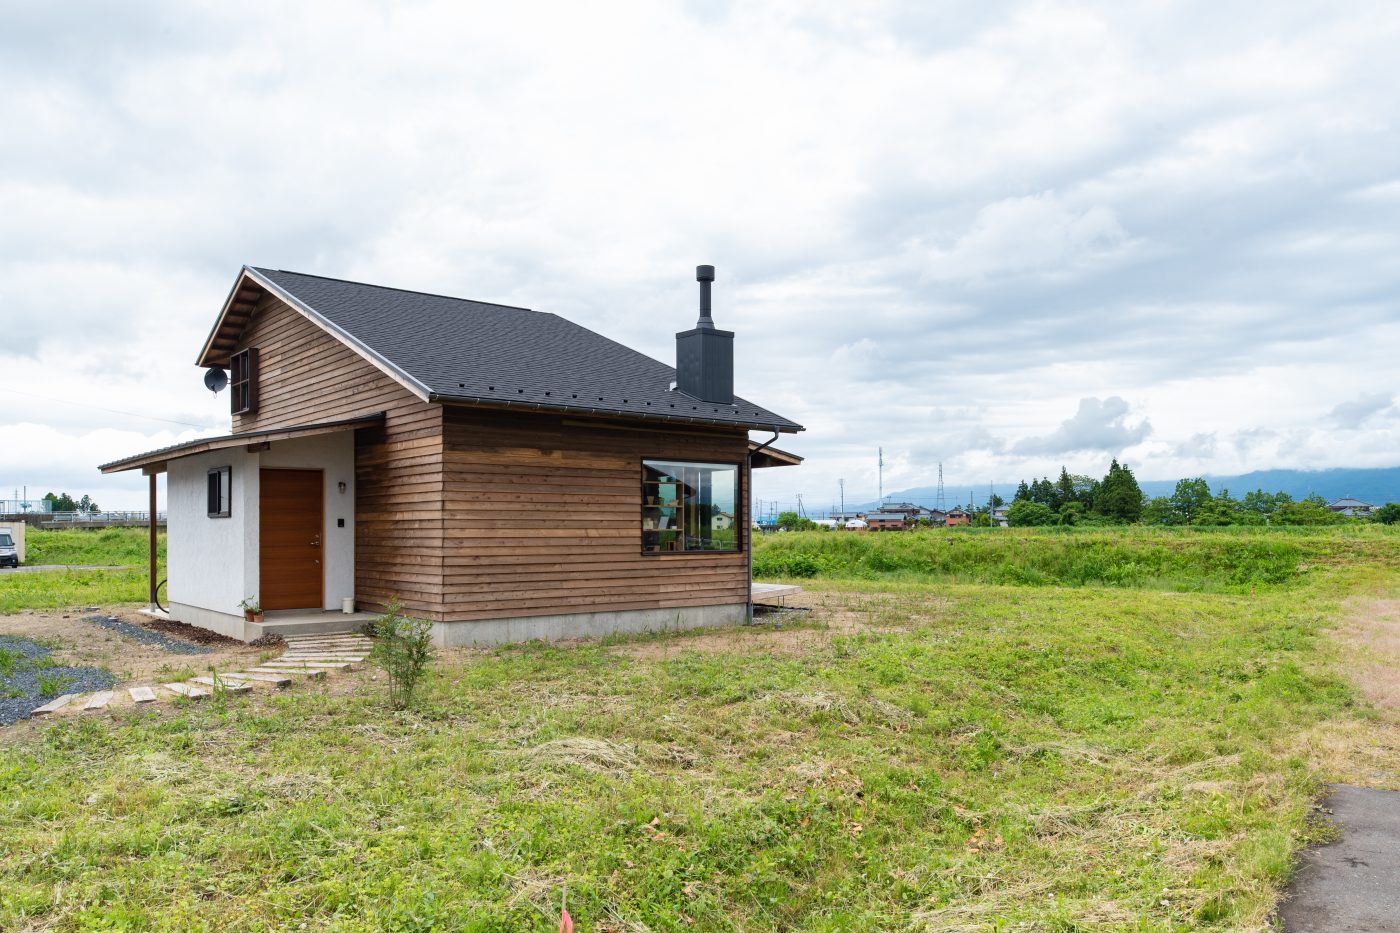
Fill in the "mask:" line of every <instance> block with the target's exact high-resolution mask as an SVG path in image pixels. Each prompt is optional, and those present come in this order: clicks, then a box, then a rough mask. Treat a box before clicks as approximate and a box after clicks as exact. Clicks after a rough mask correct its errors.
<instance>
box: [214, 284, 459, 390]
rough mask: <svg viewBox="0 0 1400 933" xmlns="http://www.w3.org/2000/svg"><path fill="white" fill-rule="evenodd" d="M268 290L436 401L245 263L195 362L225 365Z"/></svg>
mask: <svg viewBox="0 0 1400 933" xmlns="http://www.w3.org/2000/svg"><path fill="white" fill-rule="evenodd" d="M268 294H270V295H273V296H275V297H276V298H278V299H279V300H281V301H282V302H283V303H285V304H286V305H287V306H288V307H290V308H291V309H292V310H293V311H296V312H297V313H298V314H300V315H301V316H302V317H305V318H306V319H307V320H309V321H311V323H313V324H315V325H316V326H317V327H319V328H321V329H322V330H324V331H326V332H327V333H328V334H330V335H331V336H333V337H335V338H336V339H337V340H339V341H340V342H341V343H343V344H345V345H346V346H347V347H349V348H350V349H351V350H353V351H354V352H356V353H358V354H359V355H360V356H362V357H364V358H365V360H367V361H368V362H369V363H370V365H372V366H374V367H376V368H377V369H379V370H380V371H381V372H383V373H384V374H385V375H386V376H388V377H389V378H390V379H393V380H394V381H395V382H397V383H399V384H400V385H402V386H403V387H404V388H406V389H408V391H410V392H412V393H413V394H414V395H416V396H418V397H419V398H421V399H422V400H423V401H425V402H428V401H436V399H431V398H429V392H428V387H427V386H425V385H423V384H422V383H421V382H419V381H418V380H417V379H415V378H413V377H412V376H411V375H409V374H408V373H406V372H404V371H403V370H402V369H400V368H399V367H397V366H395V365H394V364H393V363H390V362H389V361H388V360H387V359H385V358H384V357H383V356H381V355H380V354H379V353H377V352H376V351H374V350H372V349H371V348H370V347H368V346H366V345H365V343H364V342H363V341H361V340H357V339H356V338H355V337H353V336H351V335H350V334H348V333H346V332H345V330H344V329H343V328H341V327H338V326H337V325H336V324H335V323H334V322H332V321H330V320H328V319H327V318H326V317H325V316H324V315H323V314H321V313H320V312H318V311H317V310H315V309H314V308H312V307H310V306H309V305H307V304H306V302H304V301H302V300H301V299H299V298H297V297H296V296H295V295H293V294H291V293H290V292H288V291H287V290H286V289H284V288H282V287H281V286H280V285H278V284H277V283H276V282H274V281H272V280H271V279H269V278H267V277H266V276H263V275H259V274H258V270H256V269H254V268H252V267H251V266H244V267H243V269H242V271H240V272H239V273H238V279H237V281H235V282H234V283H233V289H232V290H231V291H230V292H229V293H228V298H226V299H225V300H224V306H223V308H221V309H220V311H219V317H218V319H217V320H216V321H215V322H214V329H213V330H211V331H210V332H209V337H208V338H207V339H206V340H205V341H204V349H202V350H200V351H199V358H198V359H196V360H195V365H196V366H206V367H208V366H228V365H229V358H230V355H231V354H232V353H233V349H234V347H236V346H238V340H239V338H240V337H241V336H242V334H243V329H244V328H245V327H247V326H248V323H249V322H250V321H251V320H252V319H253V313H254V312H255V311H256V310H257V307H258V302H259V301H261V300H262V298H263V296H264V295H268Z"/></svg>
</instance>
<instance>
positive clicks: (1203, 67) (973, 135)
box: [0, 0, 1400, 508]
mask: <svg viewBox="0 0 1400 933" xmlns="http://www.w3.org/2000/svg"><path fill="white" fill-rule="evenodd" d="M1245 8H1251V11H1250V12H1240V10H1242V9H1245ZM1232 9H1233V10H1234V12H1231V10H1232ZM969 10H971V11H973V12H968V11H969ZM0 11H3V22H0V121H3V125H4V126H5V127H6V128H7V129H6V131H5V132H4V133H3V135H0V218H2V219H3V221H2V222H0V238H3V243H2V244H0V400H3V402H2V403H0V496H4V497H9V496H10V495H12V490H13V489H14V488H16V487H20V486H23V485H28V487H29V493H30V495H31V496H34V495H36V494H39V495H41V494H42V493H43V492H45V491H48V490H49V489H54V490H67V491H70V492H72V493H73V494H75V495H77V494H81V493H84V492H87V493H90V494H92V495H94V497H95V498H97V499H98V501H99V502H101V503H102V504H103V505H104V506H106V507H108V508H114V507H116V508H119V507H132V508H139V507H141V506H142V504H143V503H144V484H143V480H142V478H141V477H139V476H132V475H129V474H128V475H123V476H117V477H100V476H99V475H98V473H97V472H96V469H95V466H96V464H97V463H99V462H102V461H105V460H108V459H112V458H115V457H118V456H122V455H126V454H132V453H136V452H140V451H144V450H147V449H150V448H154V447H158V446H162V445H165V444H170V443H174V442H176V441H180V440H185V439H188V438H192V437H195V436H199V435H201V434H214V433H223V432H225V431H226V430H227V429H228V414H227V409H228V397H227V394H222V395H220V396H218V397H217V398H215V397H213V396H211V395H210V394H209V393H208V392H207V391H206V390H205V389H204V388H203V386H202V384H201V375H202V373H201V371H200V370H198V369H197V368H196V367H195V366H194V365H193V363H194V359H195V355H196V353H197V352H198V350H199V348H200V345H201V343H202V341H203V339H204V337H205V336H206V334H207V332H208V330H209V328H210V326H211V324H212V322H213V319H214V316H215V315H216V314H217V312H218V310H219V306H220V304H221V302H222V301H223V299H224V297H225V295H226V294H227V292H228V289H229V288H230V286H231V285H232V284H233V281H234V278H235V276H236V274H237V272H238V269H239V267H240V266H241V265H242V264H243V263H249V264H254V265H266V266H272V267H276V268H283V269H291V270H297V271H304V272H312V273H318V274H322V275H329V276H337V277H344V278H350V279H357V280H362V281H370V282H375V283H380V284H386V285H394V286H399V287H404V288H411V289H419V290H425V291H435V292H442V293H446V294H452V295H460V296H464V297H471V298H478V299H482V300H489V301H497V302H505V303H511V304H520V305H525V306H527V307H532V308H536V309H539V310H545V311H552V312H556V313H558V314H561V315H564V316H565V317H569V318H571V319H573V320H575V321H578V322H579V323H582V324H584V325H586V326H589V327H592V328H594V329H595V330H598V331H600V332H602V333H604V334H606V335H608V336H609V337H612V338H614V339H617V340H620V341H622V342H624V343H628V344H631V345H633V346H636V347H637V348H639V349H642V350H644V351H646V352H648V353H650V354H652V355H653V356H656V357H657V358H659V359H663V360H667V361H671V360H672V358H673V353H674V350H673V347H674V344H673V336H672V335H673V334H674V332H675V331H677V330H680V329H683V328H685V327H688V326H690V325H691V323H692V322H693V320H694V316H695V310H694V309H695V282H694V266H695V265H696V264H697V263H703V262H708V263H713V264H715V265H716V266H717V268H718V281H717V282H716V285H715V317H716V321H717V322H718V324H719V325H720V326H721V327H726V328H731V329H733V330H735V331H737V334H738V336H737V340H736V344H737V346H736V354H737V359H736V366H737V369H738V375H737V377H736V378H737V383H738V390H739V391H740V392H741V394H743V395H745V396H747V397H749V398H750V399H752V400H753V401H756V402H759V403H761V404H763V405H765V406H767V407H769V408H772V409H774V410H776V411H778V412H781V413H782V414H784V415H787V416H788V417H791V418H793V419H794V420H796V421H799V422H801V423H803V424H805V425H806V426H807V431H806V432H805V433H803V434H800V435H798V436H797V437H796V438H791V437H789V438H785V439H784V441H783V442H782V446H784V447H786V448H788V449H790V450H792V451H794V452H796V453H799V454H801V455H803V456H805V457H807V458H808V459H807V463H806V465H804V466H803V467H801V468H796V469H780V470H770V471H765V473H764V474H763V475H762V476H761V478H760V481H759V484H758V486H757V495H758V496H759V497H763V498H765V499H773V498H778V499H782V500H787V501H791V500H792V498H793V496H794V494H795V493H797V492H802V493H804V494H805V499H806V502H807V504H808V505H809V507H810V506H814V505H815V506H820V507H825V506H826V505H828V504H829V503H830V502H832V501H833V500H834V499H835V498H836V489H837V479H838V478H845V480H846V490H847V496H846V498H847V501H848V502H850V501H857V500H861V499H865V498H873V496H874V493H875V490H876V449H877V447H879V446H882V445H883V447H884V450H885V460H886V469H885V487H886V489H899V488H903V487H908V486H913V485H920V484H928V483H932V482H933V480H934V477H935V475H936V471H937V464H938V463H939V462H940V461H941V462H942V463H943V467H944V472H945V474H946V476H947V478H948V483H949V485H950V487H954V488H957V487H963V488H966V487H968V486H973V485H976V486H978V487H980V488H985V487H986V485H987V484H988V483H992V482H995V483H997V484H998V486H999V487H1006V488H1007V489H1009V488H1010V487H1012V486H1013V485H1014V483H1015V482H1016V480H1018V479H1020V478H1022V477H1028V478H1029V477H1032V476H1034V475H1039V474H1047V473H1054V472H1058V470H1059V467H1060V465H1061V464H1065V465H1068V466H1069V468H1070V469H1071V471H1082V472H1089V473H1094V474H1102V473H1103V472H1104V469H1105V467H1106V466H1107V463H1108V460H1109V458H1110V457H1112V456H1118V457H1119V458H1121V459H1123V460H1125V461H1127V462H1128V463H1129V464H1130V465H1131V466H1132V467H1133V468H1134V469H1135V470H1136V471H1137V472H1138V475H1139V476H1140V477H1142V478H1148V479H1152V478H1174V477H1177V476H1181V475H1186V474H1195V473H1200V472H1212V473H1233V472H1237V471H1245V470H1249V469H1255V468H1265V467H1308V468H1321V467H1329V466H1390V465H1395V464H1397V463H1400V454H1397V444H1398V443H1400V408H1397V405H1396V398H1395V394H1394V393H1395V391H1396V386H1395V381H1394V372H1395V368H1394V361H1395V358H1396V355H1397V349H1400V313H1398V310H1400V309H1397V300H1398V299H1397V296H1400V289H1397V286H1398V285H1400V127H1397V120H1400V82H1397V80H1396V70H1395V68H1396V66H1395V51H1396V49H1397V48H1400V7H1397V6H1396V5H1395V4H1392V3H1384V2H1376V3H1348V4H1344V5H1337V4H1321V3H1313V4H1302V3H1288V2H1276V3H1269V4H1262V3H1256V4H1219V3H1214V2H1212V3H1205V2H1199V3H1191V2H1143V3H1116V2H1105V3H1101V4H1087V3H1085V4H1078V3H1060V4H1042V3H1001V4H999V3H992V2H981V3H975V4H973V3H956V4H955V3H937V2H928V0H923V2H910V3H907V4H900V3H883V4H882V3H865V4H853V3H849V2H834V3H821V2H813V0H794V2H785V3H769V4H739V3H735V4H727V3H722V2H681V3H662V2H651V0H649V2H639V3H635V4H597V3H588V4H581V3H558V4H532V3H524V2H518V3H510V4H504V3H490V4H464V3H460V2H455V3H431V2H424V3H396V4H388V3H376V4H357V3H351V2H346V0H337V2H334V3H311V2H307V3H297V4H285V3H276V4H274V3H263V2H256V0H244V2H240V3H237V4H229V3H219V4H214V3H211V4H194V3H191V2H188V0H184V2H179V3H169V4H161V3H140V2H132V3H124V4H120V5H114V4H111V3H107V2H91V3H87V4H83V3H64V4H48V3H32V2H26V3H18V2H3V3H0Z"/></svg>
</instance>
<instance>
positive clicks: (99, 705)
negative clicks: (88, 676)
mask: <svg viewBox="0 0 1400 933" xmlns="http://www.w3.org/2000/svg"><path fill="white" fill-rule="evenodd" d="M111 702H112V691H110V690H99V691H97V692H96V693H94V694H93V695H92V696H90V697H88V701H87V703H86V704H85V705H84V706H83V712H85V713H86V712H87V711H88V710H90V709H106V708H107V704H108V703H111Z"/></svg>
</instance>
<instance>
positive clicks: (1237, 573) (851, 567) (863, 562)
mask: <svg viewBox="0 0 1400 933" xmlns="http://www.w3.org/2000/svg"><path fill="white" fill-rule="evenodd" d="M1398 545H1400V530H1396V529H1391V528H1387V527H1384V526H1375V527H1353V528H1344V529H1336V528H1326V529H1321V528H1290V529H1282V528H1280V529H1243V528H1231V529H1165V528H1161V529H1158V528H1114V529H1093V530H1089V529H1085V530H1078V529H1073V528H1064V529H1041V528H1018V529H1002V528H998V529H965V528H964V529H927V530H919V531H910V532H878V533H850V532H823V531H807V532H796V533H782V534H770V535H766V536H763V537H762V538H760V539H759V540H758V541H757V544H756V547H755V549H754V575H755V576H757V577H769V578H811V577H824V578H828V579H834V580H842V579H845V580H898V579H903V580H909V581H914V582H919V583H929V582H980V583H991V584H1004V585H1016V586H1117V587H1134V588H1150V589H1159V590H1175V591H1183V592H1190V591H1196V592H1248V591H1251V590H1254V589H1258V588H1260V587H1276V586H1283V585H1288V584H1294V583H1297V582H1299V581H1300V580H1302V579H1303V578H1304V577H1305V576H1307V575H1308V574H1309V573H1316V572H1319V571H1321V570H1324V569H1326V568H1332V567H1338V566H1344V565H1346V564H1349V563H1355V562H1358V561H1361V562H1382V563H1385V564H1387V566H1396V565H1397V564H1396V562H1397V556H1396V555H1397V553H1400V547H1397V546H1398Z"/></svg>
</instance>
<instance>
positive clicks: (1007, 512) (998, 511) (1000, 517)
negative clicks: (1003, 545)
mask: <svg viewBox="0 0 1400 933" xmlns="http://www.w3.org/2000/svg"><path fill="white" fill-rule="evenodd" d="M992 523H993V524H994V525H996V526H997V527H999V528H1009V527H1011V506H1009V505H996V506H992Z"/></svg>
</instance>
